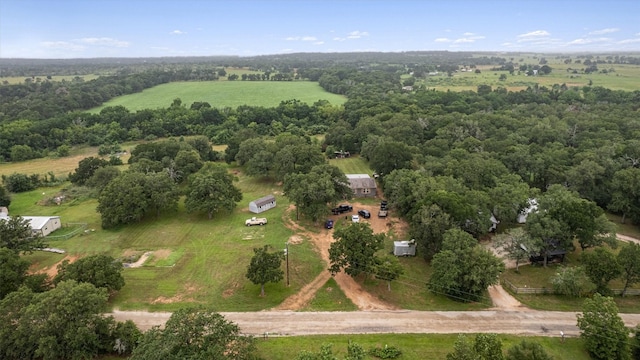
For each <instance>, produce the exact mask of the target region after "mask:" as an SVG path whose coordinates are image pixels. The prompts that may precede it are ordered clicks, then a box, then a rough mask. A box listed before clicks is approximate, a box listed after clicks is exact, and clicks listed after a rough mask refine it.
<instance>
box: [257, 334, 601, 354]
mask: <svg viewBox="0 0 640 360" xmlns="http://www.w3.org/2000/svg"><path fill="white" fill-rule="evenodd" d="M457 337H458V336H457V335H444V334H379V335H349V336H344V335H326V336H294V337H280V338H270V339H268V340H264V339H259V340H258V354H259V355H260V357H261V358H263V359H265V360H276V359H292V358H294V357H295V356H296V355H297V354H299V353H300V351H302V350H307V351H313V352H319V351H320V346H321V345H322V344H332V345H333V346H332V349H333V353H334V355H336V356H337V358H339V359H342V358H344V357H345V356H346V355H347V351H346V350H347V346H348V344H349V342H350V341H351V342H355V343H358V344H360V345H361V346H362V347H363V348H364V349H365V350H366V351H368V350H370V349H372V348H375V347H384V346H385V345H388V346H394V347H396V348H398V349H400V351H402V355H401V356H400V357H398V359H400V360H423V359H430V360H431V359H433V360H438V359H443V360H444V359H446V356H447V354H448V353H450V352H452V351H453V345H454V343H455V341H456V339H457ZM498 337H499V338H500V339H501V340H502V349H503V350H506V349H508V348H509V347H511V346H513V345H514V344H517V343H519V342H520V341H521V340H522V338H519V337H517V336H512V335H502V334H500V335H498ZM467 338H469V339H471V340H472V339H473V338H474V335H473V334H469V335H467ZM527 340H531V341H535V342H538V343H540V344H541V345H542V346H543V347H544V348H545V350H546V351H547V352H548V353H549V354H550V355H552V356H553V357H554V358H555V359H571V360H587V359H589V355H588V354H587V353H586V352H585V351H584V344H583V342H582V340H581V339H579V338H569V339H566V340H565V342H564V343H561V342H560V339H558V338H548V337H527ZM366 359H376V358H374V357H373V356H370V355H369V356H367V357H366Z"/></svg>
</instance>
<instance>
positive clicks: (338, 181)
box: [284, 164, 353, 221]
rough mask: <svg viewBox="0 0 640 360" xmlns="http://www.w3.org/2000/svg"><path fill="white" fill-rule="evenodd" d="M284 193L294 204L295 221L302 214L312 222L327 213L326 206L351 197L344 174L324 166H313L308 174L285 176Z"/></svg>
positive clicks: (330, 166) (329, 166)
mask: <svg viewBox="0 0 640 360" xmlns="http://www.w3.org/2000/svg"><path fill="white" fill-rule="evenodd" d="M284 193H285V194H286V195H287V197H289V199H291V201H292V202H293V203H294V204H296V219H298V218H299V213H302V214H303V215H305V216H308V217H309V218H310V219H312V220H313V221H317V220H318V219H319V218H321V217H322V216H324V215H325V214H326V213H327V204H335V203H336V202H338V201H340V200H344V199H350V198H351V197H352V196H353V191H352V190H351V188H350V187H349V185H348V180H347V177H346V176H345V175H344V173H343V172H342V171H341V170H340V169H338V168H337V167H335V166H332V165H326V164H325V165H317V166H314V167H313V168H312V169H311V171H310V172H309V173H308V174H302V173H297V174H287V175H286V176H285V180H284Z"/></svg>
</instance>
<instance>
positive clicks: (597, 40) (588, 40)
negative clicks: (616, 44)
mask: <svg viewBox="0 0 640 360" xmlns="http://www.w3.org/2000/svg"><path fill="white" fill-rule="evenodd" d="M607 41H611V39H609V38H582V39H575V40H573V41H570V42H569V44H568V45H587V44H593V43H602V42H607Z"/></svg>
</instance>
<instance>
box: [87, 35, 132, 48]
mask: <svg viewBox="0 0 640 360" xmlns="http://www.w3.org/2000/svg"><path fill="white" fill-rule="evenodd" d="M75 41H77V42H79V43H82V44H89V45H95V46H107V47H129V42H127V41H121V40H117V39H113V38H108V37H100V38H98V37H90V38H82V39H77V40H75Z"/></svg>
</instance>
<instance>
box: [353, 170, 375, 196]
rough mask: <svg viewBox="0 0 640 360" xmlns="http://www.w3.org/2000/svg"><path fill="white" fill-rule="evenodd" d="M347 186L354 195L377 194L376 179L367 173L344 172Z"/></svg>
mask: <svg viewBox="0 0 640 360" xmlns="http://www.w3.org/2000/svg"><path fill="white" fill-rule="evenodd" d="M346 176H347V179H349V187H350V188H351V190H353V196H355V197H375V196H376V194H377V185H376V180H375V179H373V178H371V177H370V176H369V175H367V174H346Z"/></svg>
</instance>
